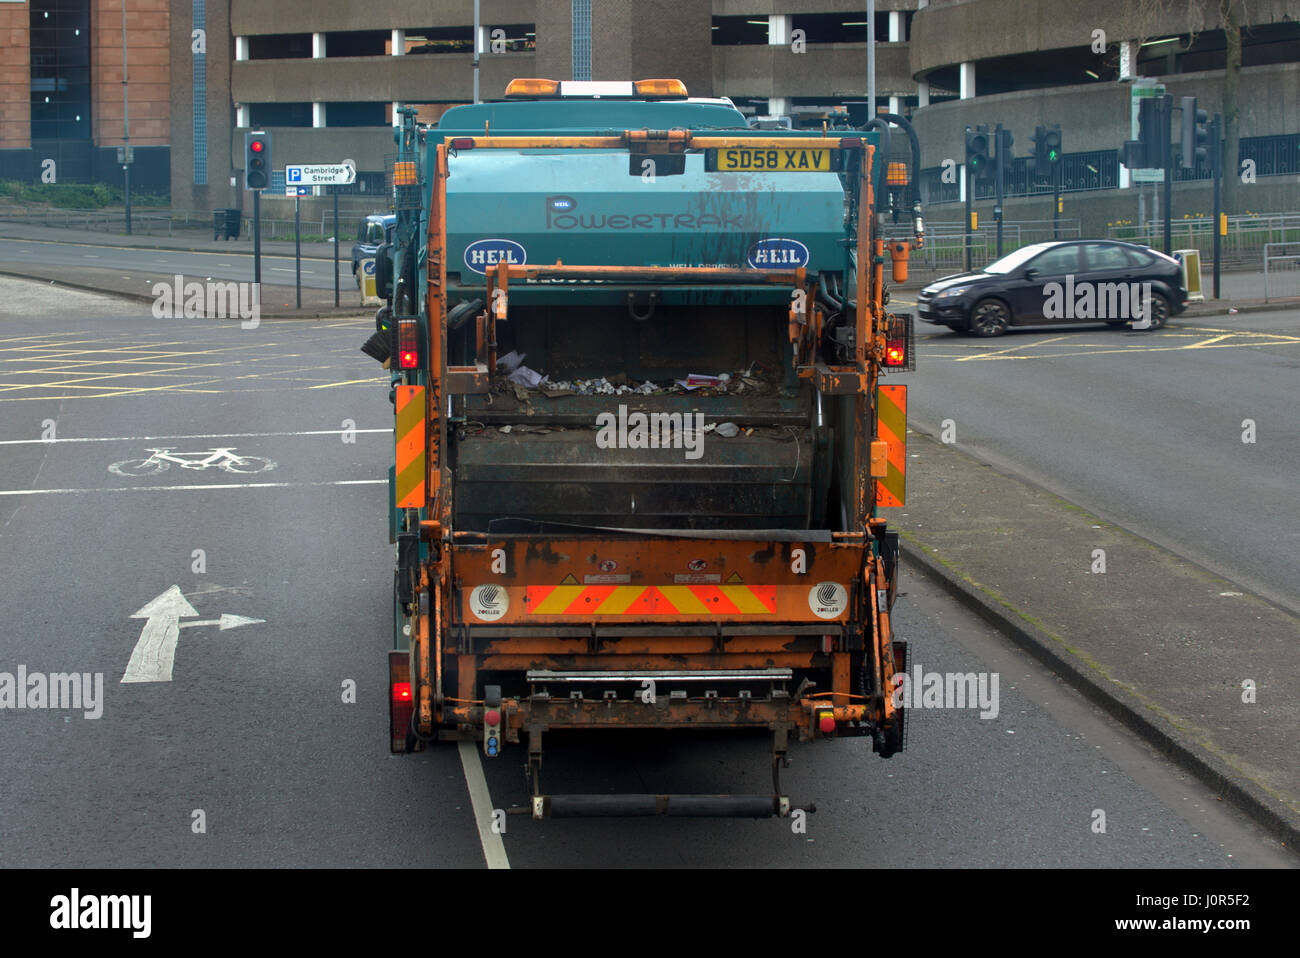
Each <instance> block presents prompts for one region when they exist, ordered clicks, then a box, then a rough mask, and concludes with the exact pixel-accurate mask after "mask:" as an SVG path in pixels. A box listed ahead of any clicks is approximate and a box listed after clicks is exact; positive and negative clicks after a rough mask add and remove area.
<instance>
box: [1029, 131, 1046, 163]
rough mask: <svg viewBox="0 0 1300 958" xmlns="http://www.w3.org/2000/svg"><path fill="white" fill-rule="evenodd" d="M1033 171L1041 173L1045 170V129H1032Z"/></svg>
mask: <svg viewBox="0 0 1300 958" xmlns="http://www.w3.org/2000/svg"><path fill="white" fill-rule="evenodd" d="M1032 162H1033V165H1034V170H1035V171H1037V172H1040V173H1041V172H1042V171H1043V170H1045V169H1047V127H1045V126H1036V127H1034V156H1033V159H1032Z"/></svg>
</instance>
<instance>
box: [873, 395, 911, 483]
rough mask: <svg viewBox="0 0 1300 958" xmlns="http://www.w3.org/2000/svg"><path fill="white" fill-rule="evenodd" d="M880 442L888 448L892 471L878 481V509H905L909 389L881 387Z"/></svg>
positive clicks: (879, 397)
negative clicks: (902, 507) (883, 441)
mask: <svg viewBox="0 0 1300 958" xmlns="http://www.w3.org/2000/svg"><path fill="white" fill-rule="evenodd" d="M876 438H877V439H883V440H885V443H886V445H887V446H888V451H889V455H888V460H889V471H888V472H887V473H886V474H885V477H884V478H883V479H878V480H877V481H876V505H878V506H901V505H903V503H904V501H905V496H904V491H905V490H906V488H907V482H906V480H907V387H906V386H881V387H879V390H878V391H877V393H876Z"/></svg>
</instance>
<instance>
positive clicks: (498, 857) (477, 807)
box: [385, 480, 510, 868]
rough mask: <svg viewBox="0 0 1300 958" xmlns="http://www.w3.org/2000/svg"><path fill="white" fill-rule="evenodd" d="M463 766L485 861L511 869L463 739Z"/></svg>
mask: <svg viewBox="0 0 1300 958" xmlns="http://www.w3.org/2000/svg"><path fill="white" fill-rule="evenodd" d="M385 481H387V480H385ZM458 744H459V746H460V764H461V767H462V768H463V769H464V770H465V784H466V785H467V786H469V800H470V805H471V808H472V810H473V812H474V821H475V822H476V823H477V824H478V840H479V843H480V844H481V845H482V846H483V858H484V860H485V861H486V862H487V867H488V868H509V867H510V859H509V858H507V857H506V844H505V842H503V841H502V840H501V836H500V835H498V834H497V833H496V832H494V831H492V812H493V809H492V796H491V795H490V794H488V787H487V779H486V778H484V776H483V764H482V761H481V760H480V759H479V755H478V748H477V747H476V746H475V744H474V743H473V742H467V741H465V740H464V739H461V740H460V742H459V743H458Z"/></svg>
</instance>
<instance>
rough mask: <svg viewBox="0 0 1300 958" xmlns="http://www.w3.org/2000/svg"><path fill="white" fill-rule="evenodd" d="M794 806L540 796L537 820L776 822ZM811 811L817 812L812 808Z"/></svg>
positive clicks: (724, 798)
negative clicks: (620, 819)
mask: <svg viewBox="0 0 1300 958" xmlns="http://www.w3.org/2000/svg"><path fill="white" fill-rule="evenodd" d="M791 809H792V806H791V805H790V799H789V798H787V797H786V796H784V795H537V796H534V798H533V817H534V818H648V817H653V816H658V815H663V816H666V817H669V818H773V817H786V816H788V815H789V814H790V811H791ZM806 810H807V811H815V809H814V808H811V807H810V808H808V809H806Z"/></svg>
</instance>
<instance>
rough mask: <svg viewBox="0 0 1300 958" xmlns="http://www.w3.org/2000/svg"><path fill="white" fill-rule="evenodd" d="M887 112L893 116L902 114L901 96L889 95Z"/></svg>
mask: <svg viewBox="0 0 1300 958" xmlns="http://www.w3.org/2000/svg"><path fill="white" fill-rule="evenodd" d="M889 112H890V113H893V114H894V115H895V116H902V115H903V98H902V97H901V96H891V97H890V98H889Z"/></svg>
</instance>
